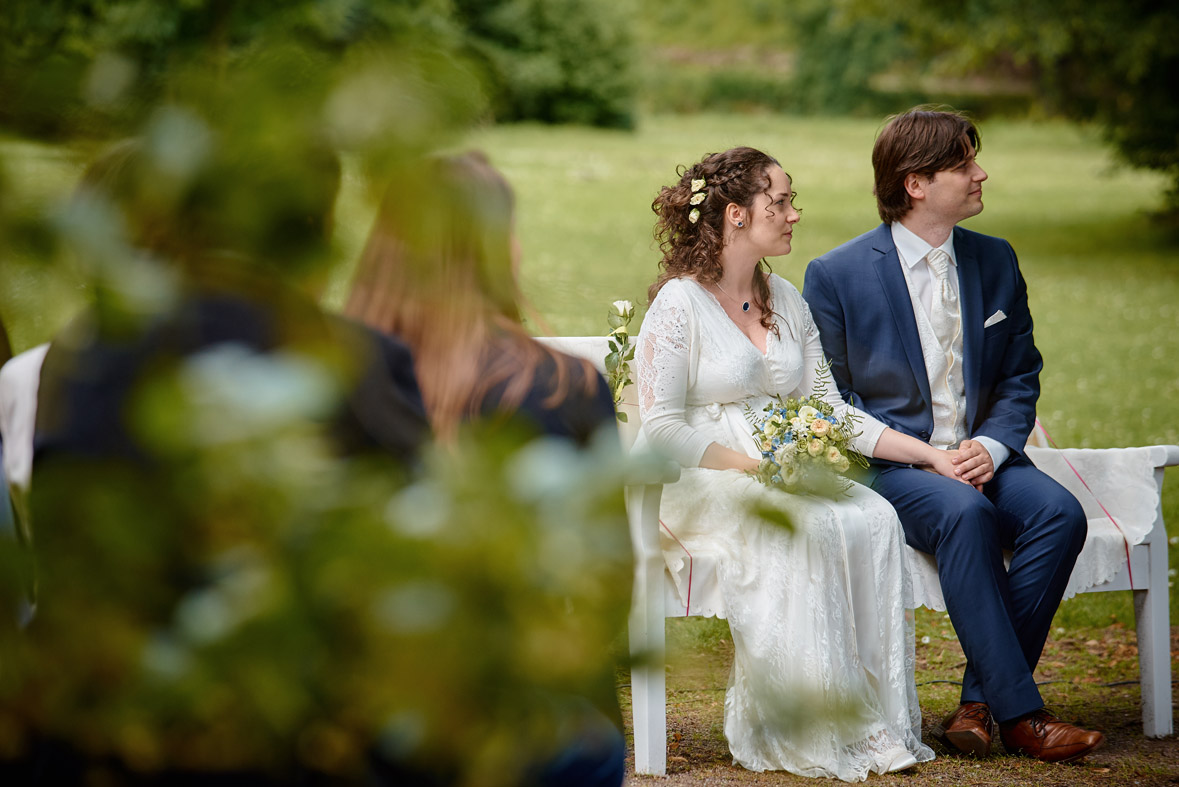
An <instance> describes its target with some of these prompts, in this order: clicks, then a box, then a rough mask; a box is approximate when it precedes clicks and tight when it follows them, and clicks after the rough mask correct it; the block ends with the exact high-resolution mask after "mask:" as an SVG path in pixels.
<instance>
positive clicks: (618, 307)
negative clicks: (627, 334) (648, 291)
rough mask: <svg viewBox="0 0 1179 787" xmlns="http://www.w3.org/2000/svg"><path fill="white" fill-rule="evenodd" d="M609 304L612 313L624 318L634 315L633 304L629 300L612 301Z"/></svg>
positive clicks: (627, 318)
mask: <svg viewBox="0 0 1179 787" xmlns="http://www.w3.org/2000/svg"><path fill="white" fill-rule="evenodd" d="M611 306H613V307H614V313H615V314H617V315H618V316H619V317H621V318H622V319H624V320H629V319H630V318H631V317H634V316H635V305H634V304H633V303H631V302H630V301H614V303H612V304H611Z"/></svg>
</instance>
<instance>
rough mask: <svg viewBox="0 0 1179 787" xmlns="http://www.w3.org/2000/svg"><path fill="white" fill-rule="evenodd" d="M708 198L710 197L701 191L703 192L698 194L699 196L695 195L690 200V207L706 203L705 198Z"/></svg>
mask: <svg viewBox="0 0 1179 787" xmlns="http://www.w3.org/2000/svg"><path fill="white" fill-rule="evenodd" d="M706 196H708V195H707V194H705V193H704V192H703V191H701V192H699V193H697V194H693V195H692V199H690V200H689V201H688V204H689V205H699V204H700V203H701V202H703V201H704V198H705V197H706Z"/></svg>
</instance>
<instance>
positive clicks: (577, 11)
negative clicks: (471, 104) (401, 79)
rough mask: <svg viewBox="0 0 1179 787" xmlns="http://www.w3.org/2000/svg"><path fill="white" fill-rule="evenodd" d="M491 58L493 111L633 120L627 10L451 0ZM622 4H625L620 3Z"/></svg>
mask: <svg viewBox="0 0 1179 787" xmlns="http://www.w3.org/2000/svg"><path fill="white" fill-rule="evenodd" d="M455 7H456V11H457V16H458V19H459V22H460V24H461V26H462V27H463V29H464V30H466V31H467V33H468V35H469V39H468V41H469V44H470V46H471V48H472V49H473V50H474V51H475V52H476V53H477V54H478V56H479V57H481V58H482V59H483V60H484V62H485V63H486V64H487V66H488V72H489V74H490V76H491V82H492V91H493V95H494V99H493V100H494V105H495V108H496V115H497V117H501V118H503V119H505V120H526V119H535V120H543V121H547V122H555V123H586V124H594V125H600V126H612V127H630V126H633V125H634V120H635V119H634V114H633V112H634V108H633V107H634V98H635V89H634V80H633V76H632V73H631V72H632V61H633V59H634V52H633V42H632V39H631V35H630V24H629V21H630V20H629V19H628V16H627V14H626V13H625V11H624V10H620V6H618V5H616V4H614V3H609V4H607V3H603V2H597V1H596V0H500V1H499V2H487V1H486V0H456V2H455ZM623 8H624V7H623Z"/></svg>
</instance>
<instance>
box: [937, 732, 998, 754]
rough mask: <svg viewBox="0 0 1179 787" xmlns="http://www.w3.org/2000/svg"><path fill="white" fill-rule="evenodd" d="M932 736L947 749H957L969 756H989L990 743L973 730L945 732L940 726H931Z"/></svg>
mask: <svg viewBox="0 0 1179 787" xmlns="http://www.w3.org/2000/svg"><path fill="white" fill-rule="evenodd" d="M933 737H935V738H937V739H938V740H939V741H941V742H942V745H943V746H945V747H946V748H947V749H953V750H955V751H959V752H961V753H962V754H967V755H969V756H971V757H978V758H980V759H981V758H983V757H989V756H990V754H991V744H990V743H989V742H988V741H986V740H984V739H983V738H981V737H980V736H979V735H978V734H977V733H974V732H967V731H961V732H946V731H945V730H944V729H942V728H941V727H934V728H933Z"/></svg>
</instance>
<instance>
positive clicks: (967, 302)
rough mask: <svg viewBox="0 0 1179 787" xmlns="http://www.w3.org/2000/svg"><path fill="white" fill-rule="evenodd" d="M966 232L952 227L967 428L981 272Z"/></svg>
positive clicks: (977, 354) (979, 333) (974, 406)
mask: <svg viewBox="0 0 1179 787" xmlns="http://www.w3.org/2000/svg"><path fill="white" fill-rule="evenodd" d="M976 251H977V250H976V249H975V246H974V244H973V243H971V241H970V238H969V236H967V234H966V233H965V232H963V231H962V230H961V229H960V228H958V227H955V228H954V256H955V257H956V258H957V263H958V304H959V307H960V308H961V310H962V353H963V355H964V356H965V357H964V358H963V359H962V366H963V374H964V376H965V378H966V379H965V380H963V384H964V385H965V386H966V428H967V430H970V428H971V424H973V423H974V415H975V413H976V412H977V410H978V390H979V375H980V374H981V372H982V337H983V327H982V324H983V314H982V310H983V297H982V296H983V294H982V272H981V270H980V268H979V260H978V257H977V255H976Z"/></svg>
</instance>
